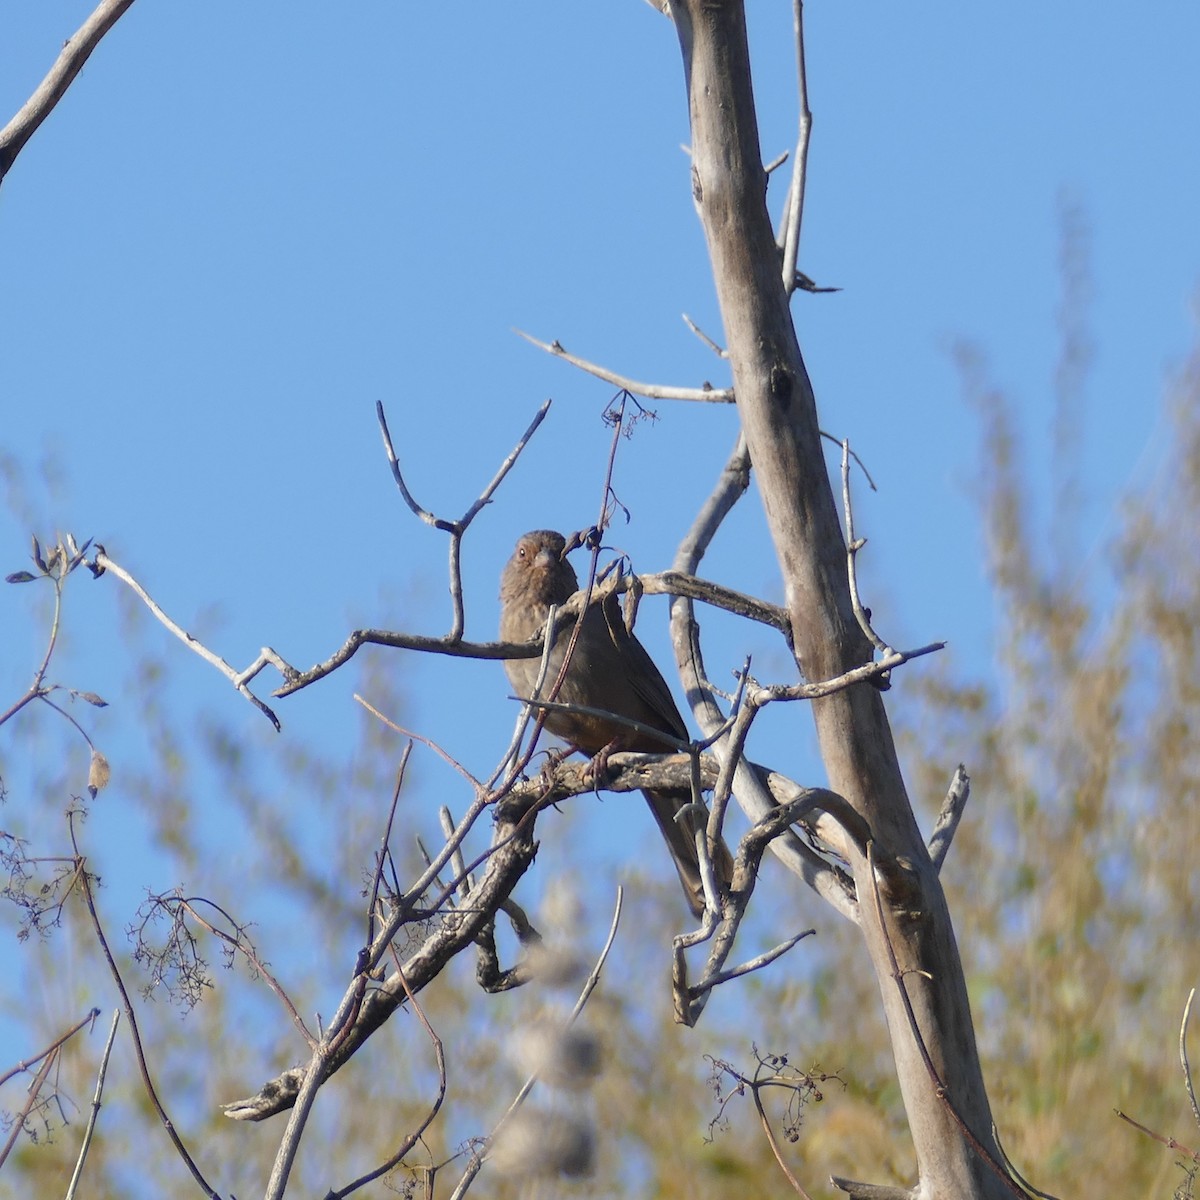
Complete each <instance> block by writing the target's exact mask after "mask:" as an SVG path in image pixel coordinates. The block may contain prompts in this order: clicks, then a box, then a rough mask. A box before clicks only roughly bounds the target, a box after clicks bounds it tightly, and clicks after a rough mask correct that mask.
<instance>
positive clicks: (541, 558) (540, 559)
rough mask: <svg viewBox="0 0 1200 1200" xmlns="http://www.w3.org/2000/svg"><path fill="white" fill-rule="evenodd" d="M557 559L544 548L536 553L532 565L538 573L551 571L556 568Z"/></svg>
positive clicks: (556, 556)
mask: <svg viewBox="0 0 1200 1200" xmlns="http://www.w3.org/2000/svg"><path fill="white" fill-rule="evenodd" d="M558 563H559V557H558V555H557V554H555V553H554V552H553V551H551V550H547V549H545V548H543V549H541V550H539V551H538V552H537V557H536V558H535V559H534V560H533V565H534V566H535V567H536V568H537V569H538V570H539V571H553V570H554V568H555V567H557V566H558Z"/></svg>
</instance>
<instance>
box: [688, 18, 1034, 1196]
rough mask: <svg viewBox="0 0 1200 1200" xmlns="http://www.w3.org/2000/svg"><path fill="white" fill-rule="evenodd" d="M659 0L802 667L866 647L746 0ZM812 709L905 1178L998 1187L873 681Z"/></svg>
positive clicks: (1006, 1187)
mask: <svg viewBox="0 0 1200 1200" xmlns="http://www.w3.org/2000/svg"><path fill="white" fill-rule="evenodd" d="M671 8H672V15H673V17H674V20H675V23H676V27H677V30H678V34H679V39H680V45H681V47H682V50H683V61H684V70H685V73H686V79H687V84H688V98H689V106H690V116H691V129H692V188H693V194H694V197H695V201H696V207H697V209H698V211H699V214H700V219H701V221H702V223H703V226H704V232H705V236H706V238H707V241H708V249H709V254H710V256H711V259H712V265H713V274H714V276H715V280H716V286H717V294H718V297H719V300H720V305H721V313H722V317H723V320H724V326H725V337H726V343H727V346H728V350H729V356H730V359H731V362H732V367H733V379H734V390H735V393H736V398H737V406H738V411H739V414H740V416H741V421H742V426H743V428H744V430H745V434H746V439H747V443H748V446H749V451H750V460H751V462H752V464H753V468H754V471H755V473H756V475H757V479H758V486H759V489H760V492H761V494H762V498H763V504H764V507H765V509H766V516H767V521H768V524H769V527H770V531H771V536H772V538H773V540H774V545H775V550H776V554H777V555H778V558H779V563H780V568H781V570H782V573H783V579H784V584H785V588H786V597H787V607H788V611H789V614H790V617H791V622H792V630H793V636H794V644H795V647H796V656H797V661H798V663H799V664H800V666H801V669H802V671H803V672H804V675H805V676H806V677H807V678H808V679H810V680H820V679H827V678H831V677H833V676H836V675H839V674H841V673H842V672H843V671H845V670H847V669H849V668H851V667H853V666H856V665H858V664H860V663H862V662H864V661H867V660H868V659H869V658H870V655H871V646H870V643H869V642H868V640H867V639H866V637H865V636H864V634H863V632H862V631H861V629H860V628H859V625H858V623H857V620H856V618H855V616H854V610H853V605H852V603H851V598H850V591H849V586H848V580H847V571H846V546H845V541H844V539H843V536H842V531H841V525H840V521H839V514H838V510H837V507H836V504H835V501H834V496H833V492H832V490H831V488H830V484H829V475H828V470H827V468H826V465H825V461H824V456H823V454H822V449H821V441H820V433H819V429H818V424H817V414H816V405H815V401H814V397H813V391H812V385H811V384H810V382H809V378H808V374H807V372H806V370H805V367H804V361H803V358H802V356H801V353H800V346H799V343H798V341H797V338H796V333H795V329H794V327H793V324H792V319H791V314H790V311H789V301H788V296H787V292H786V291H785V289H784V286H783V283H782V278H781V271H780V255H779V252H778V249H777V247H776V242H775V235H774V232H773V230H772V228H771V222H770V218H769V216H768V213H767V207H766V185H767V176H766V172H765V171H764V169H763V166H762V158H761V154H760V149H759V144H758V128H757V121H756V118H755V111H754V97H753V92H752V87H751V81H750V60H749V51H748V48H747V42H746V30H745V18H744V12H743V6H742V4H741V3H740V0H673V3H672V6H671ZM812 709H813V716H814V719H815V721H816V726H817V732H818V736H819V740H820V746H821V752H822V755H823V757H824V761H825V765H826V768H827V771H828V774H829V783H830V786H831V788H833V790H835V791H837V792H840V793H841V794H842V795H843V796H844V797H845V798H846V799H847V800H848V801H849V802H850V803H851V804H852V805H853V807H854V808H855V809H856V811H857V812H859V813H860V814H861V815H862V817H863V818H864V819H865V820H866V821H867V823H868V825H869V826H870V829H871V833H872V839H873V842H872V852H873V857H874V862H875V871H874V872H872V870H871V868H870V865H869V863H868V859H867V856H866V855H865V854H863V853H862V852H861V851H860V850H858V849H856V848H855V847H854V846H853V845H852V844H850V842H849V839H843V843H844V844H843V845H841V846H839V848H840V849H842V850H843V851H844V853H845V854H846V856H847V858H848V859H849V861H850V862H851V865H852V868H853V872H854V879H855V885H856V889H857V898H858V920H859V924H860V926H861V928H862V930H863V935H864V939H865V942H866V946H867V951H868V953H869V954H870V958H871V963H872V965H873V967H874V969H875V973H876V976H877V978H878V980H879V986H880V990H881V992H882V997H883V1004H884V1010H885V1013H886V1016H887V1023H888V1029H889V1031H890V1036H891V1040H892V1046H893V1052H894V1055H895V1060H896V1068H897V1071H898V1074H899V1080H900V1085H901V1089H902V1093H903V1097H904V1104H905V1107H906V1110H907V1114H908V1119H909V1124H910V1128H911V1131H912V1137H913V1143H914V1146H915V1149H916V1156H917V1164H918V1170H919V1175H920V1179H919V1182H918V1184H917V1186H916V1188H915V1190H914V1193H913V1194H914V1195H918V1196H921V1197H937V1198H939V1200H941V1198H944V1200H966V1198H967V1197H993V1196H1002V1195H1008V1194H1010V1192H1011V1185H1010V1184H1009V1183H1008V1182H1007V1181H1006V1180H1004V1179H1002V1178H1001V1177H1000V1174H999V1173H998V1171H997V1169H995V1168H994V1166H992V1165H989V1163H988V1162H987V1161H986V1160H985V1158H984V1157H983V1155H984V1154H986V1155H987V1156H988V1157H989V1158H991V1159H992V1161H993V1163H994V1162H995V1160H996V1158H997V1154H996V1147H995V1143H994V1139H993V1137H992V1133H991V1114H990V1110H989V1107H988V1100H987V1094H986V1091H985V1089H984V1084H983V1076H982V1073H981V1071H980V1066H979V1057H978V1052H977V1049H976V1045H975V1035H974V1030H973V1026H972V1022H971V1012H970V1006H969V1004H968V1000H967V991H966V986H965V983H964V980H963V974H962V964H961V962H960V959H959V955H958V947H957V945H956V943H955V938H954V930H953V927H952V925H951V921H950V914H949V911H948V909H947V907H946V900H945V896H944V893H943V892H942V888H941V884H940V882H939V880H938V876H937V871H936V870H935V868H934V866H933V864H932V862H931V861H930V857H929V854H928V852H927V849H926V847H925V844H924V842H923V841H922V839H921V835H920V832H919V830H918V828H917V825H916V821H915V819H914V817H913V813H912V809H911V807H910V805H909V801H908V796H907V794H906V791H905V787H904V781H903V778H902V776H901V772H900V767H899V763H898V762H897V759H896V751H895V746H894V744H893V741H892V735H891V730H890V728H889V725H888V720H887V715H886V713H885V711H884V706H883V700H882V697H881V695H880V693H879V691H878V690H876V689H875V688H874V687H872V686H870V685H869V684H858V685H856V686H854V687H851V688H850V689H848V690H845V691H841V692H838V693H837V694H835V695H832V696H829V697H828V698H825V699H822V700H817V701H815V702H814V703H813V706H812ZM879 912H882V913H883V914H884V921H885V926H884V927H881V925H880V921H879V916H878V914H879ZM884 928H886V933H885V932H884ZM893 952H894V954H895V958H896V960H898V964H899V975H897V969H896V967H895V966H894V965H893V961H892V953H893ZM905 992H907V996H908V999H909V1001H910V1003H911V1015H910V1010H909V1008H908V1006H907V1005H906V1003H905V997H904V993H905ZM914 1020H915V1025H916V1028H917V1029H919V1031H920V1040H918V1038H917V1037H916V1036H914V1032H913V1024H914ZM922 1043H923V1047H922ZM926 1051H927V1054H928V1059H927V1058H926V1053H925V1052H926ZM935 1074H936V1080H935V1078H934V1076H935ZM964 1127H965V1128H964ZM981 1152H982V1153H981ZM844 1186H846V1187H847V1189H848V1190H851V1191H855V1190H857V1189H855V1188H854V1187H853V1185H850V1184H844ZM890 1190H892V1189H885V1190H884V1191H890ZM859 1194H866V1193H865V1192H860V1193H859ZM879 1194H883V1192H881V1193H879Z"/></svg>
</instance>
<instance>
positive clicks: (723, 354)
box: [683, 313, 729, 359]
mask: <svg viewBox="0 0 1200 1200" xmlns="http://www.w3.org/2000/svg"><path fill="white" fill-rule="evenodd" d="M683 323H684V324H685V325H686V326H687V327H688V328H689V329H690V330H691V331H692V332H693V333H694V334H695V335H696V336H697V337H698V338H699V339H700V340H701V341H702V342H703V343H704V344H705V345H706V346H707V347H708V348H709V349H710V350H711V351H712V352H713V353H714V354H715V355H716V356H717V357H718V358H724V359H728V358H729V351H728V350H726V349H725V347H724V346H718V345H717V343H716V342H714V341H713V340H712V338H710V337H709V336H708V334H707V333H705V332H704V330H703V329H701V328H700V326H699V325H697V324H696V322H695V321H693V320H692V318H691V317H689V316H688V315H687V313H684V314H683Z"/></svg>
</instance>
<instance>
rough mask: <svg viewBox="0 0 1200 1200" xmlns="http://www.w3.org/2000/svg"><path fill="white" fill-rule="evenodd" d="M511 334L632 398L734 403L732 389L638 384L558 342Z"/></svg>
mask: <svg viewBox="0 0 1200 1200" xmlns="http://www.w3.org/2000/svg"><path fill="white" fill-rule="evenodd" d="M514 332H515V333H516V334H517V335H518V336H519V337H523V338H524V339H525V340H526V341H527V342H529V343H530V344H531V345H533V346H536V347H537V348H538V349H539V350H545V352H546V353H547V354H553V355H554V357H555V358H561V359H563V360H564V361H565V362H569V363H570V364H571V366H573V367H578V368H579V369H580V370H581V371H586V372H587V373H588V374H589V375H594V376H595V377H596V378H597V379H603V380H604V382H605V383H611V384H612V385H613V386H614V387H619V388H623V389H624V390H625V391H627V392H632V393H633V394H634V395H635V396H645V397H647V399H650V400H698V401H701V402H702V403H706V404H732V403H733V389H732V388H715V387H713V386H712V385H711V384H708V383H706V384H704V385H703V386H701V387H698V388H685V387H671V386H670V385H668V384H661V383H639V382H638V381H637V380H636V379H630V378H629V377H628V376H626V375H618V374H617V373H616V371H610V370H608V368H607V367H600V366H597V365H596V364H595V363H593V362H588V360H587V359H586V358H579V357H578V356H576V355H574V354H569V353H568V352H567V351H566V350H564V349H563V347H562V345H561V343H559V342H557V341H555V342H543V341H541V340H540V339H538V338H535V337H532V336H531V335H530V334H528V333H525V332H523V331H522V330H520V329H517V330H514Z"/></svg>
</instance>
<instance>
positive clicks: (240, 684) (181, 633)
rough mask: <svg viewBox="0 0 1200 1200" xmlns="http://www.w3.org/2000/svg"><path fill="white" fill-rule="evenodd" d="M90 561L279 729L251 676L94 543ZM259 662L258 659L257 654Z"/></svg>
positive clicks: (256, 668) (274, 716)
mask: <svg viewBox="0 0 1200 1200" xmlns="http://www.w3.org/2000/svg"><path fill="white" fill-rule="evenodd" d="M92 561H93V563H94V564H95V566H94V567H93V570H95V569H97V568H98V569H99V571H100V572H104V571H111V572H112V573H113V574H114V575H115V576H116V577H117V578H118V579H119V580H121V582H122V583H124V584H125V585H126V587H128V588H130V589H131V590H132V591H133V593H134V594H135V595H136V596H137V597H138V599H139V600H141V602H142V603H143V604H144V605H145V606H146V607H147V608H148V609H149V610H150V611H151V612H152V613H153V614H154V616H155V618H156V619H157V620H158V622H159V623H160V624H161V625H163V626H165V627H166V628H167V629H168V630H170V631H171V633H173V634H174V635H175V636H176V637H177V638H179V640H180V641H181V642H183V644H184V645H185V646H187V648H188V649H189V650H192V651H193V652H195V653H196V654H198V655H200V657H201V658H202V659H204V661H205V662H206V663H209V664H210V665H211V666H214V667H216V668H217V670H218V671H220V672H221V674H222V675H224V676H225V678H226V679H228V680H229V681H230V683H232V684H233V686H234V687H236V688H237V690H238V691H239V692H241V694H242V695H243V696H245V697H246V699H247V700H249V701H250V703H251V704H253V705H254V706H255V708H257V709H258V710H259V711H260V712H261V713H262V714H263V715H264V716H265V717H266V718H267V719H268V720H269V721H270V722H271V724H272V725H274V726H275V728H276V729H277V730H278V729H280V728H281V726H280V724H279V718H278V717H277V716H276V715H275V714H274V713H273V712H272V711H271V709H270V708H268V707H267V705H265V704H264V703H263V702H262V701H261V700H260V699H259V698H258V697H257V696H256V695H255V694H254V693H253V692H252V691H251V690H250V689H249V688H248V687H247V686H246V679H247V678H248V677H252V676H247V673H246V672H244V671H237V670H235V669H234V668H233V667H231V666H230V665H229V664H228V663H227V662H226V661H225V660H224V659H223V658H222V657H221V656H220V655H219V654H214V653H213V651H211V650H209V649H208V647H207V646H205V645H204V644H203V643H202V642H200V641H199V639H197V638H195V637H193V636H192V635H191V634H190V633H188V631H187V630H186V629H184V628H183V627H182V626H180V625H177V624H176V623H175V622H174V621H173V620H171V618H170V617H169V616H167V614H166V613H165V612H163V610H162V609H161V608H160V607H159V606H158V605H157V604H156V603H155V602H154V600H153V599H152V598H151V596H150V593H149V592H147V591H146V589H145V588H144V587H142V585H141V584H140V583H138V581H137V580H136V579H134V577H133V576H132V575H130V573H129V572H128V571H127V570H125V568H124V567H122V566H121V565H120V563H118V562H115V561H114V560H113V559H112V558H110V557H109V556H108V554H107V552H106V551H105V549H104V547H103V546H99V545H98V546H97V547H96V553H95V555H94V556H93V560H92ZM263 653H264V655H265V654H266V653H267V652H266V651H264V652H263ZM259 662H261V656H260V660H259ZM258 669H261V667H259V666H258V664H256V667H255V669H254V674H257V671H258Z"/></svg>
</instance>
